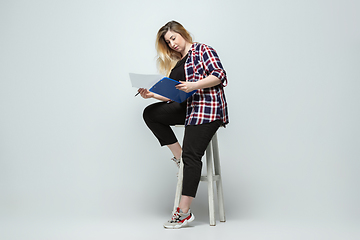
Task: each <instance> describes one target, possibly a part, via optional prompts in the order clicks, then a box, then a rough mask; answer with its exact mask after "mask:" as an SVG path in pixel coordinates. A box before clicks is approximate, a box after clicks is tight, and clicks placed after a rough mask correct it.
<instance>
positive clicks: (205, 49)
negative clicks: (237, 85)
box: [201, 45, 227, 87]
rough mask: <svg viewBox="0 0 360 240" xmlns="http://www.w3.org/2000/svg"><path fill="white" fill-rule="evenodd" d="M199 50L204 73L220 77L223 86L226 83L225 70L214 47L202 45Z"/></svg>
mask: <svg viewBox="0 0 360 240" xmlns="http://www.w3.org/2000/svg"><path fill="white" fill-rule="evenodd" d="M201 52H202V57H203V62H204V65H205V66H204V67H205V71H206V73H207V74H208V75H213V76H215V77H217V78H218V79H220V80H221V83H222V86H223V87H225V86H226V85H227V77H226V72H225V70H224V68H223V66H222V64H221V61H220V58H219V56H218V54H217V53H216V51H215V49H213V48H212V47H210V46H207V45H203V46H202V48H201Z"/></svg>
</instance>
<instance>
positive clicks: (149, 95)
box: [138, 88, 154, 99]
mask: <svg viewBox="0 0 360 240" xmlns="http://www.w3.org/2000/svg"><path fill="white" fill-rule="evenodd" d="M138 92H139V93H140V95H141V96H142V97H143V98H145V99H147V98H153V97H154V93H152V92H150V91H149V90H147V89H146V88H139V90H138Z"/></svg>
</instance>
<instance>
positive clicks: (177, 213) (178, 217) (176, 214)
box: [170, 210, 180, 223]
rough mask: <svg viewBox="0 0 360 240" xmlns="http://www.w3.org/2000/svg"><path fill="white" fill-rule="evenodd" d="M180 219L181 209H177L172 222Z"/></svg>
mask: <svg viewBox="0 0 360 240" xmlns="http://www.w3.org/2000/svg"><path fill="white" fill-rule="evenodd" d="M179 220H180V213H179V210H176V211H175V212H174V214H173V216H172V218H171V220H170V222H172V223H173V222H178V221H179Z"/></svg>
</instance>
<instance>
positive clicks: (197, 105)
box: [185, 43, 229, 126]
mask: <svg viewBox="0 0 360 240" xmlns="http://www.w3.org/2000/svg"><path fill="white" fill-rule="evenodd" d="M209 75H214V76H215V77H217V78H219V79H220V80H221V84H219V85H217V86H214V87H211V88H204V89H199V90H197V92H195V93H194V94H193V95H192V96H191V97H190V98H188V100H187V110H186V120H185V126H187V125H199V124H203V123H209V122H213V121H215V120H221V121H222V123H223V125H224V126H225V125H226V124H228V123H229V117H228V111H227V103H226V99H225V93H224V89H223V88H224V87H225V86H226V85H227V78H226V72H225V70H224V69H223V66H222V64H221V62H220V58H219V57H218V55H217V53H216V51H215V49H213V48H212V47H210V46H207V45H205V44H201V43H194V44H193V45H192V46H191V48H190V50H189V56H188V58H187V60H186V62H185V76H186V81H188V82H197V81H200V80H201V79H204V78H206V77H207V76H209Z"/></svg>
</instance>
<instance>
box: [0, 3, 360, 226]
mask: <svg viewBox="0 0 360 240" xmlns="http://www.w3.org/2000/svg"><path fill="white" fill-rule="evenodd" d="M359 6H360V3H359V2H358V1H355V0H354V1H351V0H345V1H344V0H342V1H338V0H328V1H325V0H323V1H319V0H315V1H314V0H311V1H310V0H305V1H285V0H277V1H276V0H273V1H260V0H256V1H233V0H231V1H230V0H224V1H213V0H206V1H189V0H185V1H180V2H169V1H162V0H154V1H136V0H134V1H115V0H104V1H84V0H75V1H44V0H32V1H20V0H12V1H9V0H2V1H1V3H0V192H1V194H0V214H1V216H2V217H7V216H20V217H40V218H41V217H60V216H65V217H67V216H73V217H115V218H116V217H119V218H121V216H123V215H124V214H129V215H130V214H131V216H133V217H137V216H144V212H145V211H147V213H148V214H149V215H150V214H153V213H161V214H164V216H167V215H166V214H168V215H169V214H170V211H171V207H172V203H173V197H174V194H175V185H176V169H175V167H174V165H173V163H171V161H170V158H171V157H172V156H171V153H170V152H169V151H168V150H167V149H166V148H161V147H160V146H159V144H158V142H157V140H156V139H155V138H154V136H153V135H152V133H151V132H150V131H149V130H148V129H147V127H146V126H145V124H144V123H143V120H142V110H143V109H144V107H145V106H147V105H148V104H150V103H152V102H154V101H152V100H144V99H142V98H141V97H136V98H134V94H135V93H136V89H134V88H132V87H131V84H130V80H129V77H128V73H129V72H136V73H149V74H153V73H157V71H156V66H155V56H156V52H155V48H154V42H155V36H156V32H157V30H158V29H159V28H160V27H161V26H163V25H164V24H165V23H166V22H167V21H170V20H177V21H179V22H181V23H182V24H183V25H184V26H185V28H187V29H188V30H189V31H190V32H191V33H192V34H193V36H194V40H195V41H198V42H202V43H206V44H208V45H211V46H212V47H214V48H215V49H216V50H217V52H218V54H219V56H220V58H221V60H222V63H223V65H224V67H225V70H226V71H227V75H228V80H229V85H228V87H226V89H225V91H226V96H227V100H228V103H229V114H230V124H229V125H228V127H227V128H226V129H220V131H219V135H218V136H219V141H220V142H219V145H220V154H221V161H222V171H223V184H224V191H225V204H226V211H227V216H228V218H229V219H235V218H236V219H238V218H242V219H251V218H255V219H258V218H270V219H304V220H305V221H306V220H314V221H323V220H331V221H348V220H349V221H353V220H359V215H360V208H359V204H358V203H359V202H360V192H359V191H360V190H359V183H360V176H359V174H358V172H359V170H360V161H359V156H360V148H359V143H360V141H359V140H360V138H359V135H360V127H359V122H360V107H359V102H360V96H359V95H360V94H359V90H360V81H359V80H360V71H359V63H360V47H359V46H360V44H359V43H360V34H359V33H360V31H359V27H360V24H359V23H360V17H359V14H358V13H359V10H360V9H359ZM175 131H176V132H177V134H179V140H180V141H181V139H182V129H179V128H177V129H175ZM206 201H207V199H206V187H204V185H203V184H201V185H200V189H199V193H198V197H197V198H196V199H195V201H194V204H193V206H192V208H193V211H194V212H196V211H197V212H198V213H199V212H204V213H206V211H207V210H206V208H207V202H206ZM205 219H206V217H205Z"/></svg>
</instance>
